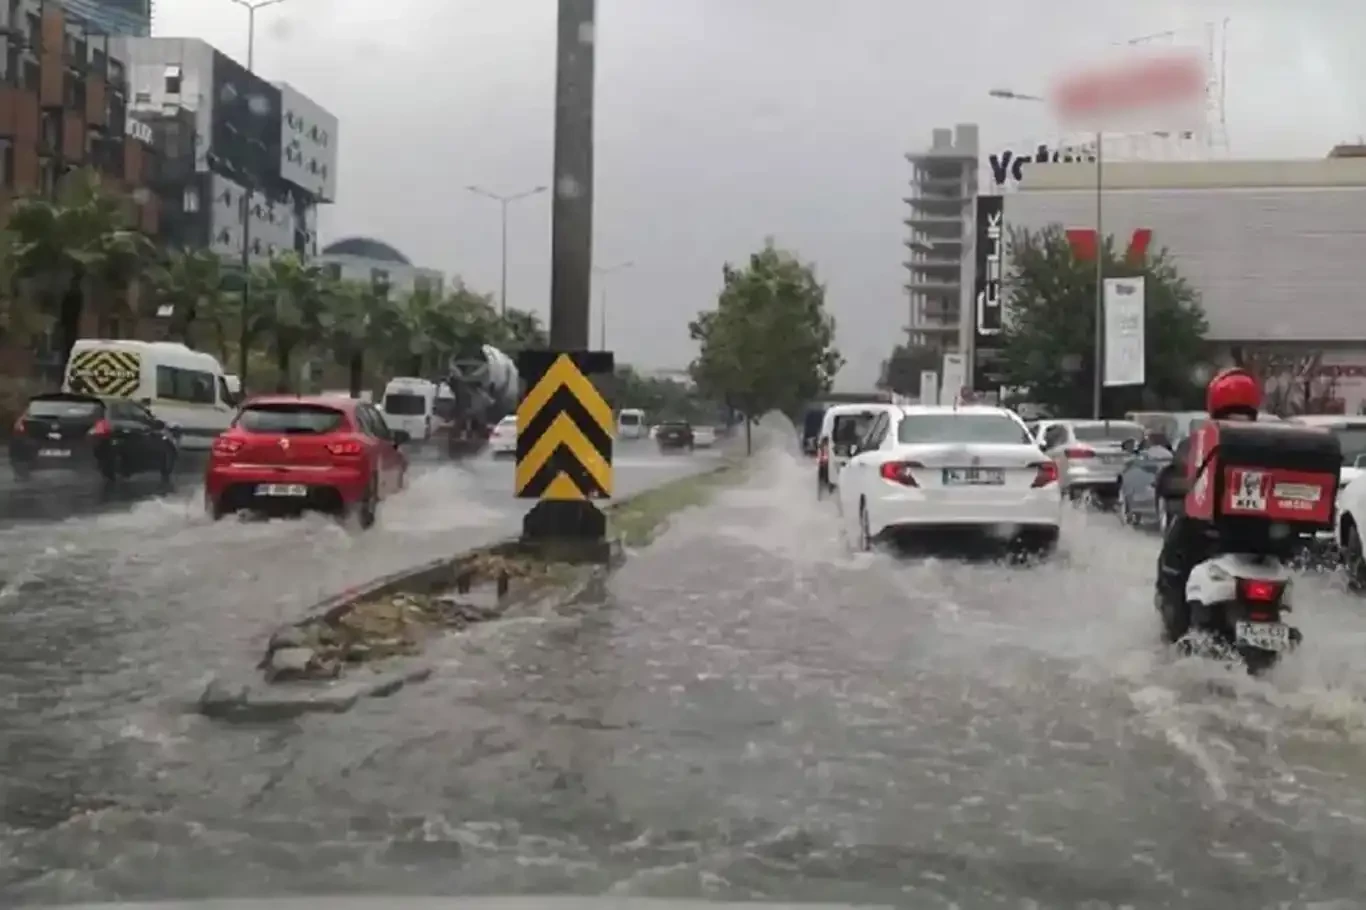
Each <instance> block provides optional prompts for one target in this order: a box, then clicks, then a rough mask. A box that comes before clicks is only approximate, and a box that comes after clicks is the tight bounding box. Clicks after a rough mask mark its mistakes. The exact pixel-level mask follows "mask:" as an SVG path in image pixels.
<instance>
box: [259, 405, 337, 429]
mask: <svg viewBox="0 0 1366 910" xmlns="http://www.w3.org/2000/svg"><path fill="white" fill-rule="evenodd" d="M345 419H346V415H345V414H343V413H342V412H341V411H338V410H337V409H336V408H329V407H324V406H322V405H315V404H293V403H290V404H254V405H251V406H250V407H246V408H243V409H242V413H241V414H239V415H237V421H236V425H237V426H239V427H241V428H242V429H244V430H246V431H247V432H248V433H284V434H287V435H312V434H320V433H331V432H332V431H334V430H337V429H339V428H340V427H341V425H342V423H343V422H344V421H345Z"/></svg>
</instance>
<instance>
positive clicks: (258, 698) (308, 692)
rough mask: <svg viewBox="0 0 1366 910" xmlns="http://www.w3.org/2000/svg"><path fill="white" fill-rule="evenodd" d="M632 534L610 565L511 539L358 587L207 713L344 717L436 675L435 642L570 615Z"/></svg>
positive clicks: (702, 476) (290, 629)
mask: <svg viewBox="0 0 1366 910" xmlns="http://www.w3.org/2000/svg"><path fill="white" fill-rule="evenodd" d="M743 463H744V459H739V460H738V461H737V460H734V459H730V458H728V459H726V462H725V463H724V464H722V465H719V466H717V467H714V468H711V469H708V470H705V471H700V472H698V473H696V474H692V475H688V476H687V477H684V478H678V479H676V480H674V481H671V482H670V483H672V484H681V483H683V482H685V481H687V482H698V481H701V482H704V483H705V482H706V481H707V480H708V479H709V478H712V477H714V476H715V475H718V474H721V473H724V472H727V471H732V470H734V469H735V468H736V466H737V464H743ZM670 483H666V484H662V485H661V486H659V487H653V488H651V489H649V490H643V491H641V492H640V493H638V494H636V495H634V496H630V497H626V498H624V499H621V500H619V501H616V502H613V503H611V504H610V505H608V506H607V507H606V509H605V511H606V512H607V513H608V515H609V517H610V516H611V514H612V513H615V512H620V511H622V510H624V509H627V508H629V507H630V506H631V505H632V504H633V503H637V502H638V501H640V500H642V499H645V498H646V497H648V496H650V495H651V494H656V493H658V492H659V491H660V490H663V489H665V488H667V487H669V486H670ZM664 526H666V525H665V523H664V522H663V520H662V518H660V519H658V520H656V521H655V525H654V527H655V528H656V529H657V530H662V528H663V527H664ZM624 536H625V534H624V533H623V534H613V535H612V539H611V541H610V546H611V551H610V556H609V559H608V562H607V563H606V564H605V565H578V566H575V565H572V564H562V563H553V562H544V561H540V560H538V559H537V558H535V556H534V555H531V554H530V552H529V550H528V548H526V547H525V546H524V545H523V544H522V543H521V541H520V540H518V539H517V538H504V539H502V540H497V541H494V542H492V543H490V544H487V545H485V546H482V547H477V548H475V549H473V550H469V551H466V552H463V553H459V554H456V555H454V556H449V557H443V558H440V559H436V560H432V561H430V562H427V563H424V564H421V565H418V566H416V567H413V568H408V569H403V570H400V571H397V572H392V573H390V574H388V575H385V576H381V577H380V578H377V579H374V580H372V581H368V582H365V583H363V584H360V585H353V586H352V587H350V588H347V589H345V590H343V591H341V592H339V593H337V594H334V595H332V596H330V597H328V598H326V599H324V600H323V601H321V602H319V603H317V604H315V605H314V606H313V607H312V608H310V609H309V610H308V611H307V612H306V613H305V615H304V617H303V618H302V619H299V620H296V621H293V622H290V623H287V624H285V625H283V626H281V627H279V628H277V629H276V630H275V631H274V633H273V634H272V635H271V636H270V641H269V644H268V645H267V647H266V650H265V654H264V656H263V657H262V659H261V660H260V662H259V663H258V664H257V666H256V668H255V672H250V673H248V672H243V673H241V674H238V675H235V676H232V675H229V676H215V677H213V678H212V679H210V681H209V683H208V685H207V686H206V688H205V689H204V691H203V693H202V695H201V696H200V698H199V701H198V710H199V713H201V714H203V715H205V716H207V717H210V718H214V719H218V720H227V721H237V722H247V723H254V722H266V721H278V720H288V719H291V718H296V717H299V716H302V715H305V714H313V713H333V714H339V713H343V712H345V711H348V710H350V709H351V708H353V707H355V705H356V704H357V703H358V702H360V701H361V700H363V699H367V698H384V697H387V696H389V695H393V694H394V693H396V692H398V691H399V690H400V689H402V688H403V687H405V686H407V685H410V684H414V683H419V682H423V681H425V680H427V679H429V678H430V677H431V676H432V675H433V673H434V672H435V667H434V665H432V664H430V663H427V662H424V661H423V660H422V659H421V657H420V654H421V651H422V650H424V646H425V644H426V642H427V640H428V639H429V638H432V637H435V636H438V635H442V634H448V633H449V632H451V631H459V630H462V629H465V628H467V627H469V626H470V625H474V624H479V623H484V622H487V621H490V620H493V619H498V618H501V617H503V616H505V615H506V614H507V613H508V612H509V611H510V610H514V609H519V608H522V607H526V606H529V605H532V604H537V603H539V604H542V605H545V604H546V603H547V601H549V602H550V608H551V609H553V610H555V611H556V612H561V613H563V612H565V611H570V610H572V609H573V608H574V607H575V606H578V605H580V604H581V603H583V602H584V601H586V600H588V599H590V598H592V597H593V596H594V592H596V591H599V590H600V589H601V588H602V586H603V585H605V584H606V581H607V579H608V577H610V575H611V573H612V572H613V571H615V570H616V569H617V568H619V567H620V566H621V564H622V563H623V562H624V561H625V558H626V549H625V547H624V546H623V543H622V539H623V537H624ZM651 536H653V535H651Z"/></svg>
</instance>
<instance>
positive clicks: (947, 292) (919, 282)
mask: <svg viewBox="0 0 1366 910" xmlns="http://www.w3.org/2000/svg"><path fill="white" fill-rule="evenodd" d="M906 290H908V291H910V292H912V293H914V294H933V295H935V296H939V297H948V296H955V297H956V296H957V295H958V294H961V293H962V291H963V285H962V283H961V282H959V281H958V279H956V278H953V279H945V278H935V277H933V276H930V275H923V274H916V273H915V272H914V270H913V271H912V272H911V277H910V280H909V281H907V282H906Z"/></svg>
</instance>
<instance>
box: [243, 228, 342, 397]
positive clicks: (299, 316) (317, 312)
mask: <svg viewBox="0 0 1366 910" xmlns="http://www.w3.org/2000/svg"><path fill="white" fill-rule="evenodd" d="M253 280H254V281H255V282H256V284H255V285H254V289H253V292H252V296H253V298H256V297H257V296H258V294H259V299H260V302H261V306H262V310H263V317H264V320H265V331H266V332H267V333H268V337H269V339H270V348H271V350H272V351H273V352H274V354H275V390H276V391H277V392H288V391H289V390H290V389H291V388H293V386H294V377H293V373H292V371H291V368H292V366H293V363H294V354H295V353H296V352H298V351H300V350H301V349H306V348H308V347H310V346H311V345H314V344H316V343H318V342H319V341H321V340H322V338H323V337H324V336H325V335H327V334H328V333H329V332H330V330H331V321H332V314H331V312H329V311H328V309H327V308H326V300H325V295H324V290H323V275H322V271H321V269H319V268H318V267H317V266H314V265H309V264H307V263H305V262H304V261H303V260H301V259H300V258H299V257H298V256H297V255H296V254H294V253H285V254H284V255H282V256H278V257H276V258H274V259H272V260H270V262H269V263H267V264H265V265H262V266H257V267H256V268H255V269H254V270H253Z"/></svg>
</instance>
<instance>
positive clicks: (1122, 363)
mask: <svg viewBox="0 0 1366 910" xmlns="http://www.w3.org/2000/svg"><path fill="white" fill-rule="evenodd" d="M1104 288H1105V292H1104V293H1105V297H1104V300H1105V373H1104V377H1105V385H1106V386H1126V385H1143V384H1144V383H1145V382H1146V381H1147V378H1146V374H1145V372H1144V358H1145V356H1146V354H1147V341H1146V335H1145V332H1144V328H1145V326H1144V322H1145V320H1146V319H1147V315H1148V310H1147V305H1146V301H1147V297H1146V294H1145V290H1146V289H1145V287H1144V281H1143V276H1141V275H1140V276H1139V277H1137V278H1106V279H1105V284H1104Z"/></svg>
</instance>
